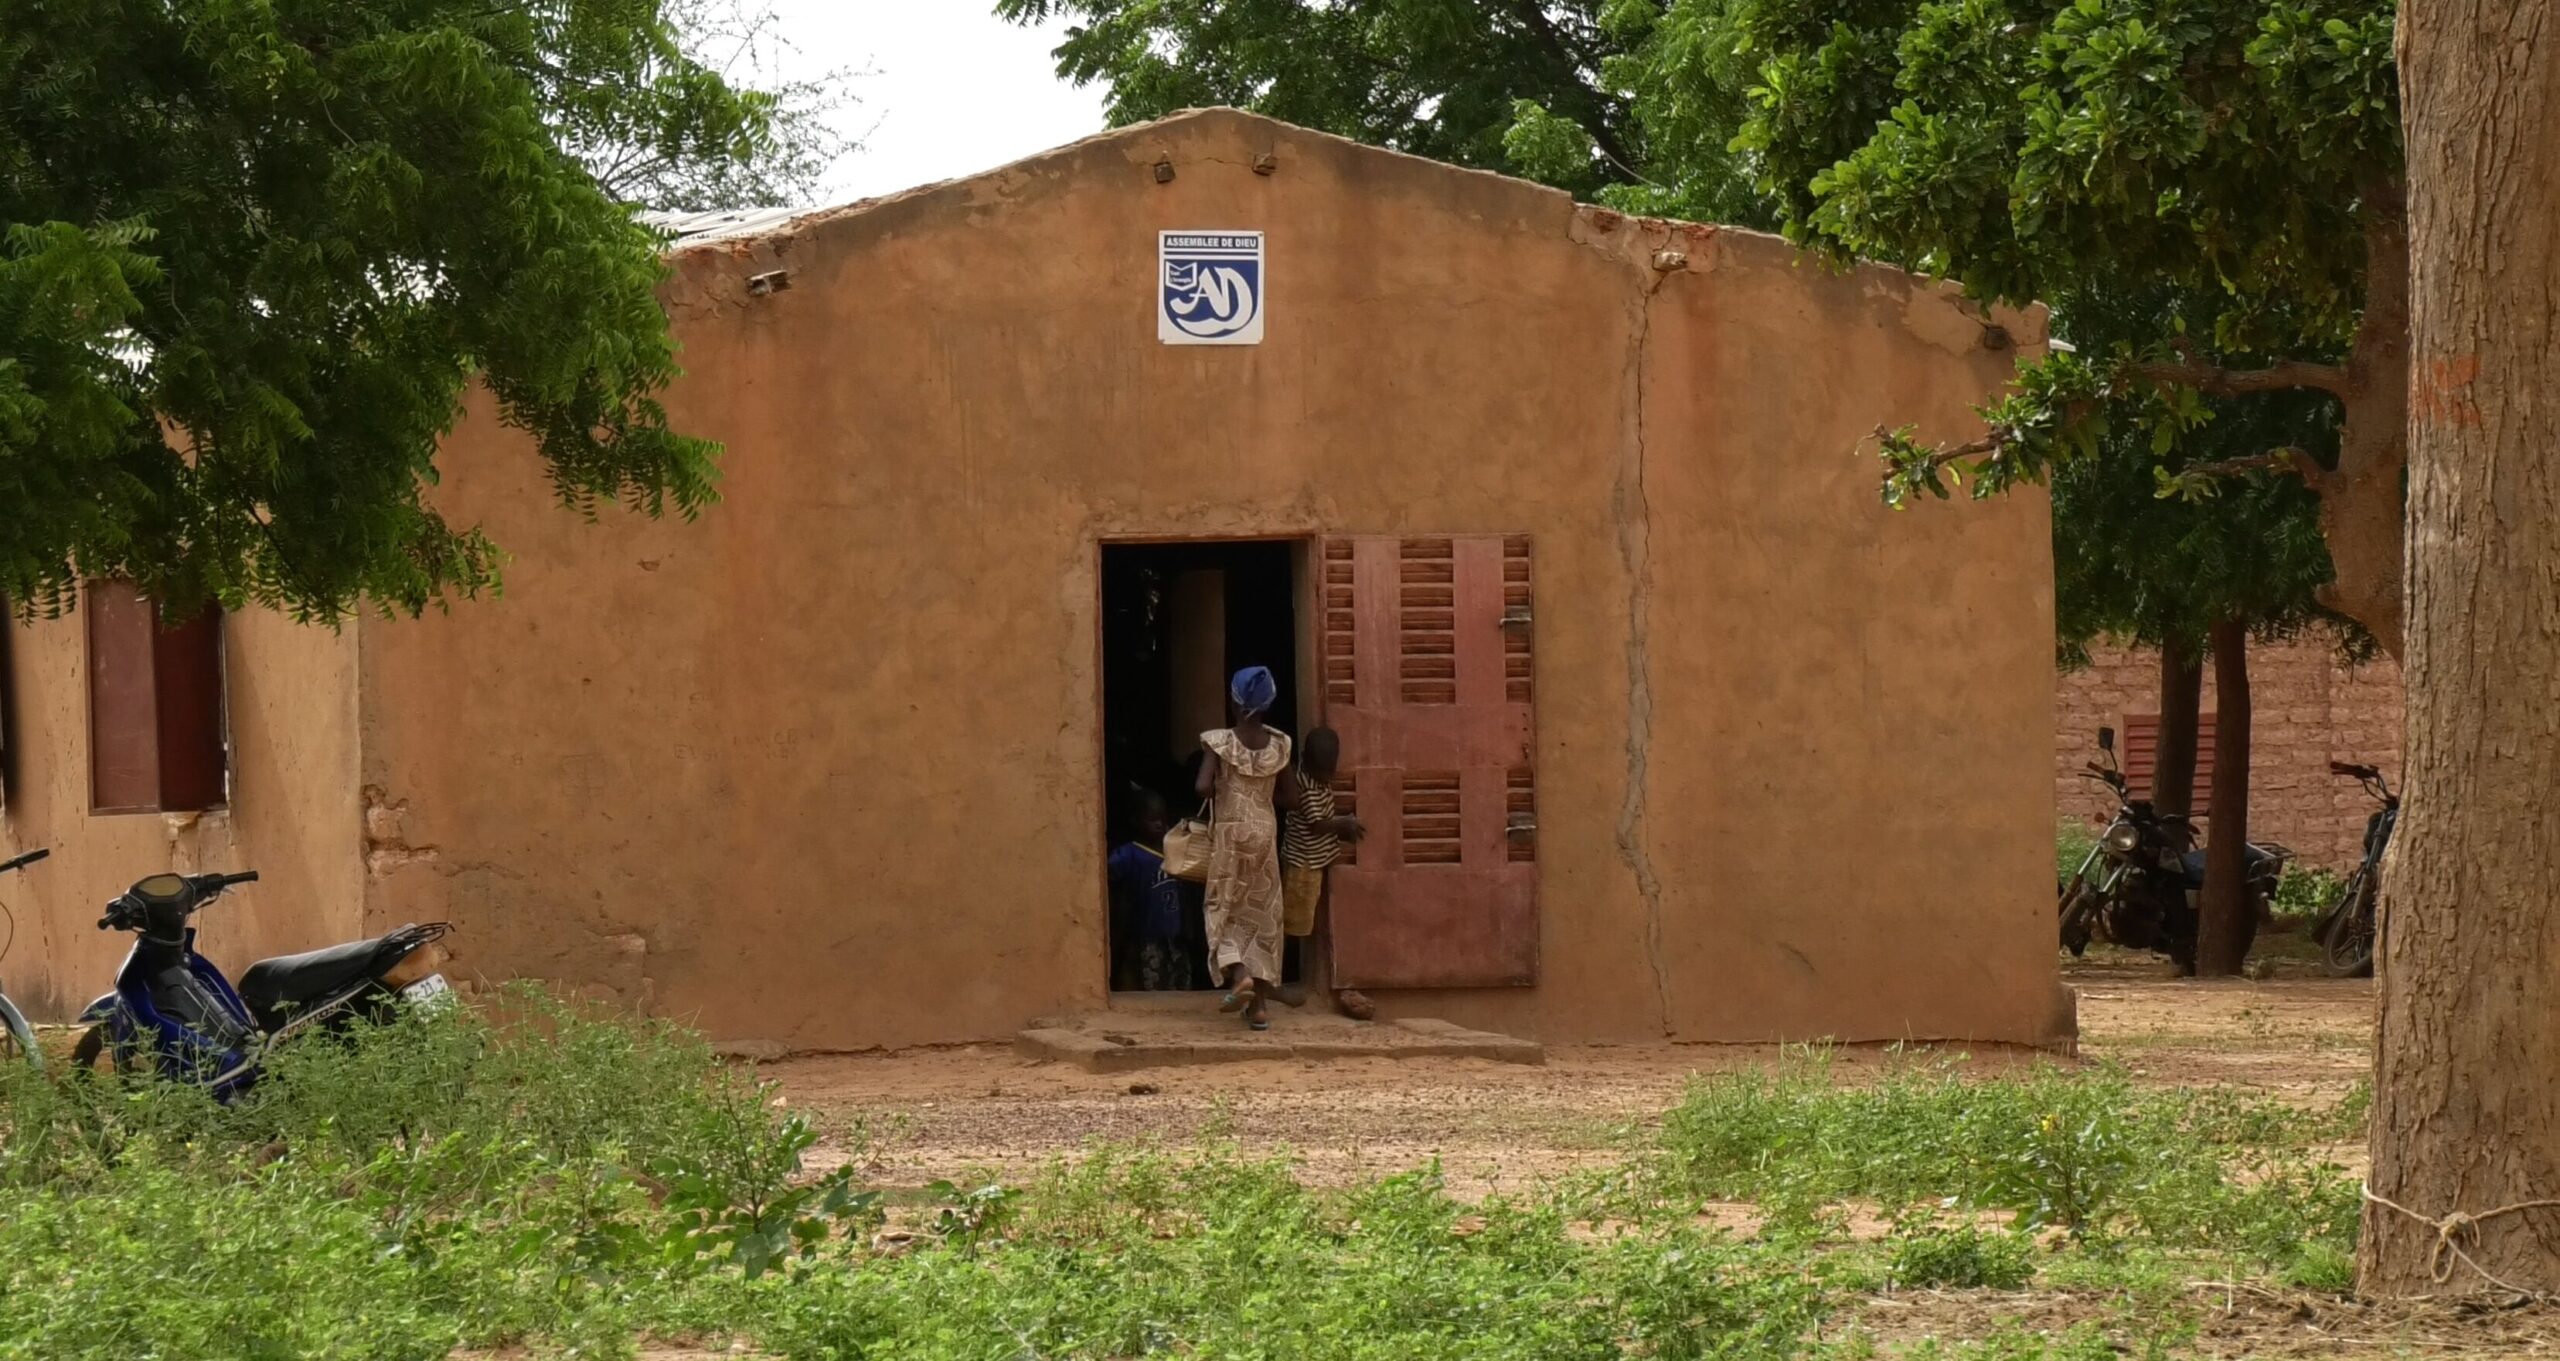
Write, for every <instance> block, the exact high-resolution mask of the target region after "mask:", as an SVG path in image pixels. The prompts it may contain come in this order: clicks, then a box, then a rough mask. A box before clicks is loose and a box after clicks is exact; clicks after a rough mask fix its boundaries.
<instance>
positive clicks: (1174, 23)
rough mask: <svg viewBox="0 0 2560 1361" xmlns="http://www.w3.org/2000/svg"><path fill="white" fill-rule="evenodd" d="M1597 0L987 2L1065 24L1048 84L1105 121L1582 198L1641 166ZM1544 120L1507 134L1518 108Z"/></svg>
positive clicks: (1627, 179) (1016, 17) (1643, 158)
mask: <svg viewBox="0 0 2560 1361" xmlns="http://www.w3.org/2000/svg"><path fill="white" fill-rule="evenodd" d="M1610 8H1613V6H1612V5H1610V4H1609V3H1606V0H1563V3H1549V2H1548V0H996V13H998V14H1000V15H1002V16H1003V17H1005V18H1007V19H1010V20H1013V21H1014V22H1016V23H1026V24H1028V23H1040V22H1045V21H1047V20H1050V19H1054V18H1063V19H1066V20H1069V21H1070V26H1069V28H1068V30H1067V39H1066V41H1065V42H1064V43H1063V44H1061V45H1060V46H1059V48H1058V51H1057V60H1058V74H1059V75H1060V76H1061V77H1064V78H1065V79H1067V80H1071V81H1073V82H1075V83H1076V84H1078V85H1085V84H1090V83H1093V82H1096V81H1099V82H1101V83H1102V84H1104V85H1105V86H1106V87H1107V88H1108V90H1109V99H1108V104H1107V108H1108V112H1109V115H1110V118H1111V121H1112V122H1113V123H1115V124H1121V123H1136V122H1142V121H1144V120H1146V119H1150V118H1158V117H1162V116H1163V115H1165V114H1168V113H1171V112H1173V111H1174V110H1176V109H1185V108H1199V107H1203V106H1208V105H1233V106H1235V107H1237V108H1247V109H1253V110H1255V111H1257V112H1260V113H1266V114H1269V115H1271V116H1272V117H1274V118H1285V119H1287V120H1288V121H1290V122H1292V123H1297V124H1301V125H1303V126H1306V127H1311V128H1321V129H1323V130H1324V131H1327V132H1332V133H1337V134H1339V135H1341V136H1344V137H1350V138H1355V139H1357V140H1359V141H1363V142H1368V143H1370V144H1372V145H1374V146H1384V147H1393V148H1395V149H1397V150H1399V151H1409V152H1412V153H1414V154H1416V155H1419V156H1428V157H1431V158H1432V159H1434V160H1441V161H1449V162H1453V163H1455V164H1458V165H1471V166H1478V167H1481V168H1484V169H1506V168H1508V169H1515V170H1516V169H1522V168H1523V167H1522V166H1521V165H1519V164H1517V163H1515V161H1514V160H1513V158H1512V155H1511V152H1510V150H1508V149H1507V148H1506V140H1507V139H1510V140H1519V141H1520V150H1521V151H1522V152H1523V153H1524V154H1526V155H1527V156H1528V157H1530V159H1531V168H1533V169H1534V170H1535V172H1536V173H1538V175H1539V178H1542V179H1546V180H1548V181H1549V182H1550V183H1553V184H1556V185H1557V186H1559V187H1561V188H1565V189H1570V190H1572V191H1574V192H1576V193H1578V194H1581V195H1583V196H1585V197H1589V196H1591V195H1594V194H1596V193H1598V192H1599V191H1600V189H1601V188H1603V187H1604V186H1606V185H1610V184H1614V183H1632V182H1635V181H1636V180H1637V179H1638V177H1639V176H1640V175H1641V173H1642V171H1641V167H1643V166H1644V165H1645V164H1646V163H1647V161H1648V160H1649V159H1650V158H1649V157H1648V156H1647V154H1646V150H1645V146H1644V143H1643V137H1642V135H1641V133H1640V131H1639V129H1638V128H1637V126H1636V124H1635V121H1634V119H1633V117H1632V115H1631V110H1630V108H1629V105H1628V102H1627V100H1626V98H1625V97H1624V95H1623V94H1622V93H1619V92H1617V91H1616V90H1615V89H1614V88H1613V87H1612V85H1611V84H1610V83H1609V82H1608V81H1606V80H1605V79H1604V78H1603V67H1604V66H1605V64H1606V63H1607V62H1608V60H1609V59H1610V58H1611V57H1612V56H1613V55H1614V54H1615V53H1616V51H1617V49H1616V46H1615V40H1614V39H1613V38H1612V36H1611V35H1610V33H1609V32H1608V31H1607V30H1606V29H1605V28H1604V26H1603V24H1602V14H1603V11H1605V10H1608V9H1610ZM1524 106H1525V107H1526V108H1527V109H1528V110H1531V111H1551V113H1550V115H1549V116H1548V117H1546V118H1545V119H1543V120H1541V121H1538V122H1534V123H1531V124H1529V125H1528V128H1527V131H1526V132H1525V133H1524V134H1523V135H1522V137H1521V138H1520V139H1513V138H1512V134H1513V127H1514V125H1515V123H1519V122H1520V121H1521V115H1522V112H1523V107H1524Z"/></svg>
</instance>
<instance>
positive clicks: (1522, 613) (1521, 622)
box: [1502, 605, 1529, 633]
mask: <svg viewBox="0 0 2560 1361" xmlns="http://www.w3.org/2000/svg"><path fill="white" fill-rule="evenodd" d="M1502 631H1503V632H1505V633H1526V632H1528V631H1529V607H1528V606H1526V605H1515V606H1513V607H1511V608H1510V609H1507V610H1504V611H1503V612H1502Z"/></svg>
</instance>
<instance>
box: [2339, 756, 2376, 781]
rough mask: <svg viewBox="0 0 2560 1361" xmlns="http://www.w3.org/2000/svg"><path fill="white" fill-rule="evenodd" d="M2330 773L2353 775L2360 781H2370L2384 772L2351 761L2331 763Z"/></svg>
mask: <svg viewBox="0 0 2560 1361" xmlns="http://www.w3.org/2000/svg"><path fill="white" fill-rule="evenodd" d="M2329 773H2330V774H2332V775H2352V776H2354V777H2355V778H2357V779H2359V780H2370V779H2372V778H2373V777H2374V776H2376V775H2379V774H2381V773H2382V772H2381V771H2379V770H2377V769H2375V768H2374V767H2372V766H2360V765H2357V764H2355V763H2353V762H2351V761H2331V762H2330V763H2329Z"/></svg>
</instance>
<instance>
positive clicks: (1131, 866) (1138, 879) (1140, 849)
mask: <svg viewBox="0 0 2560 1361" xmlns="http://www.w3.org/2000/svg"><path fill="white" fill-rule="evenodd" d="M1132 821H1133V823H1134V824H1135V825H1134V828H1133V830H1135V831H1136V832H1137V839H1136V840H1133V841H1126V842H1123V843H1121V844H1120V845H1119V846H1118V847H1117V848H1116V849H1114V850H1113V851H1112V852H1111V858H1110V860H1108V861H1107V862H1105V864H1106V866H1107V867H1108V869H1109V871H1110V877H1111V937H1112V940H1111V947H1112V948H1111V953H1112V968H1111V986H1112V987H1113V988H1116V989H1119V990H1120V991H1123V992H1127V991H1137V992H1166V991H1171V990H1173V989H1177V988H1184V987H1188V986H1190V981H1191V980H1190V979H1188V978H1186V977H1184V976H1183V975H1184V972H1185V971H1184V969H1183V968H1182V962H1183V961H1182V952H1181V941H1182V881H1181V880H1179V879H1176V878H1174V877H1173V876H1172V875H1170V874H1167V873H1165V872H1164V834H1165V833H1166V832H1167V831H1169V830H1171V829H1172V827H1173V813H1172V810H1171V809H1169V808H1167V807H1166V806H1165V801H1164V795H1162V794H1159V793H1157V792H1155V791H1154V790H1152V789H1145V790H1140V791H1139V792H1138V796H1137V803H1136V806H1135V808H1134V809H1133V818H1132Z"/></svg>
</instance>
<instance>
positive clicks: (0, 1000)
mask: <svg viewBox="0 0 2560 1361" xmlns="http://www.w3.org/2000/svg"><path fill="white" fill-rule="evenodd" d="M51 854H53V852H51V851H49V850H43V849H37V850H32V851H29V852H27V853H26V854H24V855H18V856H12V857H10V858H9V859H7V860H0V874H7V873H8V872H9V871H11V870H22V869H25V868H26V867H27V866H29V865H32V864H34V863H35V862H37V861H39V860H42V859H44V858H45V857H46V856H48V855H51ZM0 917H5V918H7V919H8V922H9V940H8V944H6V945H0V960H5V959H7V958H8V957H9V946H10V945H15V944H17V943H18V919H17V917H16V915H15V914H13V913H11V912H10V911H9V908H8V905H7V904H6V903H0ZM0 1062H24V1063H25V1064H27V1065H28V1066H29V1067H32V1068H42V1067H43V1066H44V1050H43V1049H42V1048H40V1047H38V1046H37V1044H36V1031H35V1027H34V1026H31V1025H28V1024H27V1018H26V1014H25V1013H24V1012H21V1011H19V1010H18V1004H17V1003H15V1002H12V1001H10V1000H9V994H8V992H7V991H5V990H0Z"/></svg>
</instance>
